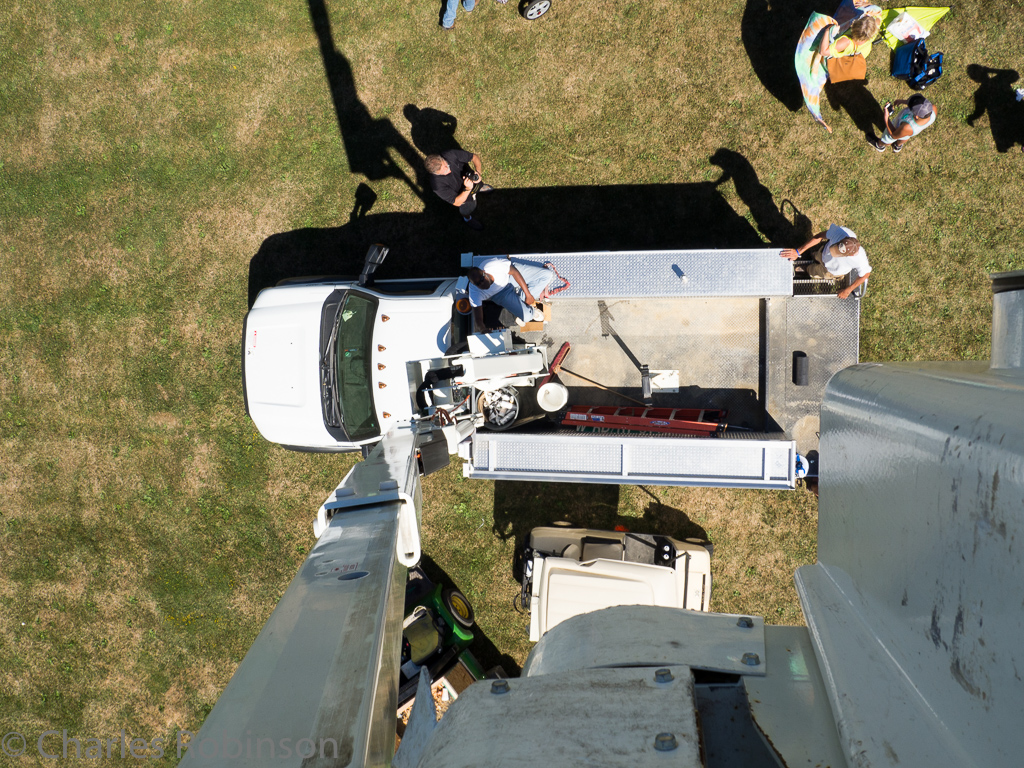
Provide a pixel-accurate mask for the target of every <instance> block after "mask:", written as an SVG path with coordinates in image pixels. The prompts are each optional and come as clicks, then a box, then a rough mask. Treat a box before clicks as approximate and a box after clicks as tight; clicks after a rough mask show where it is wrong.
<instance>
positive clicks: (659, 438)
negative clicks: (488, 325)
mask: <svg viewBox="0 0 1024 768" xmlns="http://www.w3.org/2000/svg"><path fill="white" fill-rule="evenodd" d="M491 258H493V256H475V255H473V254H463V259H462V266H463V267H465V268H468V267H469V266H473V265H477V266H479V265H480V264H482V263H484V262H486V261H487V260H489V259H491ZM513 258H514V259H519V260H524V261H529V262H532V263H536V264H543V263H545V262H550V263H552V264H554V265H555V267H556V268H557V270H558V272H559V273H560V274H561V275H562V276H563V277H564V278H565V279H566V280H568V281H569V283H570V287H569V288H568V289H567V290H566V291H564V292H562V293H559V294H557V295H556V296H555V297H554V298H553V299H552V300H551V307H550V312H549V319H548V321H547V322H546V323H545V324H544V327H543V330H536V331H526V330H517V331H516V332H515V335H516V341H517V342H519V341H522V342H525V343H526V344H534V345H537V346H539V347H544V348H546V350H547V357H548V359H549V360H551V359H553V357H554V356H555V354H556V353H557V352H558V350H559V349H560V347H561V345H562V344H564V343H566V342H568V343H569V345H570V351H569V353H568V355H567V356H566V357H565V359H564V360H563V364H564V367H565V369H567V370H571V371H572V373H571V374H568V375H566V374H564V373H563V374H562V375H561V376H560V379H561V382H562V383H563V384H564V385H565V386H566V387H567V389H568V393H569V399H568V405H569V406H627V405H633V404H635V402H636V401H642V399H643V384H642V374H641V368H642V367H643V366H646V367H647V369H648V370H649V372H650V374H651V381H652V392H651V401H652V403H653V406H654V407H656V408H687V409H708V410H724V411H727V412H728V418H727V425H726V427H725V429H724V431H723V432H722V433H720V435H719V436H717V437H688V436H677V435H664V434H657V433H652V434H638V433H637V432H635V431H633V432H616V431H614V430H609V431H608V432H607V433H603V434H602V433H593V432H590V433H587V434H581V433H580V432H579V431H578V430H577V429H576V428H573V427H569V426H564V425H562V424H560V423H558V421H556V420H552V419H538V420H534V421H531V422H529V423H524V424H523V425H522V426H517V427H515V428H514V429H512V430H511V431H508V432H495V431H489V430H486V429H485V430H478V431H477V432H476V433H475V434H474V435H473V436H472V437H471V438H470V439H469V440H468V441H467V442H465V443H463V444H462V445H461V446H460V455H461V456H462V457H463V458H464V459H465V460H466V461H465V464H464V473H465V475H466V476H467V477H477V478H488V479H506V480H548V481H561V482H595V483H615V484H622V483H643V484H660V485H700V486H718V487H735V488H792V487H793V486H794V484H795V481H796V476H795V472H796V456H797V453H798V452H799V453H801V454H804V455H807V454H808V453H810V452H812V451H816V450H817V447H818V438H817V435H818V404H819V403H820V402H821V397H822V394H823V393H824V389H825V385H826V384H827V382H828V380H829V379H830V378H831V377H832V375H833V374H834V373H836V372H837V371H839V370H841V369H843V368H846V367H848V366H850V365H854V364H856V363H857V362H858V346H859V324H860V301H859V299H857V298H849V299H839V298H838V296H837V295H836V294H835V289H836V288H837V286H834V285H832V284H830V283H828V282H820V283H819V282H817V281H815V283H813V284H808V283H802V284H800V283H797V284H795V283H794V279H793V269H792V264H791V262H789V261H786V260H785V259H782V258H780V256H779V250H778V249H768V248H765V249H753V250H710V251H709V250H702V251H638V252H616V253H612V252H589V253H582V252H581V253H561V254H524V255H517V256H515V257H513ZM808 288H810V289H811V290H813V291H814V292H812V293H808V294H805V295H795V293H797V292H803V291H806V290H807V289H808ZM799 358H804V359H805V360H806V364H807V372H806V380H805V381H802V380H801V381H800V383H798V376H797V375H796V365H797V360H798V359H799ZM577 374H578V375H577ZM586 379H589V380H591V382H597V383H599V384H600V385H602V386H603V387H604V388H601V387H598V386H594V385H593V384H592V383H591V382H588V381H587V380H586Z"/></svg>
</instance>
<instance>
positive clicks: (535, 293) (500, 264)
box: [469, 256, 555, 331]
mask: <svg viewBox="0 0 1024 768" xmlns="http://www.w3.org/2000/svg"><path fill="white" fill-rule="evenodd" d="M554 279H555V272H554V270H552V269H548V268H546V267H540V266H537V265H536V264H531V263H530V262H528V261H522V260H520V259H516V260H515V262H514V263H513V261H512V260H511V259H510V258H509V257H508V256H495V257H494V258H493V259H488V260H487V261H485V262H484V263H483V264H481V265H480V266H479V267H470V268H469V283H470V285H469V304H470V306H471V307H473V323H474V326H475V328H476V329H477V331H481V330H483V329H484V312H483V303H484V301H492V302H494V303H495V304H497V305H499V306H500V307H503V308H504V309H507V310H508V311H509V312H511V313H512V314H513V315H515V316H516V318H517V319H516V323H517V324H518V325H523V324H524V323H527V322H529V321H530V320H540V321H543V320H544V312H543V311H542V310H541V309H540V308H539V307H535V306H534V305H535V304H536V303H537V301H538V300H539V299H541V298H543V293H544V290H545V289H546V288H547V287H548V286H549V285H551V282H552V281H553V280H554ZM516 285H518V286H519V290H518V291H517V290H516Z"/></svg>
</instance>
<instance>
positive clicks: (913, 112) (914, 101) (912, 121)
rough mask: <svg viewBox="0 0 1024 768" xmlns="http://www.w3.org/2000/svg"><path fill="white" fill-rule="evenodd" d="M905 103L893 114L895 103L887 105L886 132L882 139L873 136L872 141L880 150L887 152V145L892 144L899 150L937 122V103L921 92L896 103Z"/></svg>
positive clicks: (893, 147) (893, 149)
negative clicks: (933, 102)
mask: <svg viewBox="0 0 1024 768" xmlns="http://www.w3.org/2000/svg"><path fill="white" fill-rule="evenodd" d="M899 104H905V105H906V106H905V107H903V109H901V110H900V111H899V112H897V113H896V114H895V115H893V114H892V108H893V106H894V105H893V104H892V103H891V102H890V103H889V104H886V105H885V133H883V134H882V138H881V139H875V138H874V137H873V136H872V137H871V142H872V144H874V147H875V149H877V150H878V151H879V152H885V148H886V146H887V145H889V144H892V145H893V146H892V151H893V152H899V151H900V150H901V149H903V145H904V144H906V143H907V141H908V140H909V139H910V138H911V137H912V136H917V134H919V133H920V132H921V131H923V130H924V129H925V128H927V127H928V126H929V125H931V124H932V123H934V122H935V115H936V110H935V105H934V104H932V103H931V102H930V101H928V99H926V98H925V97H924V96H922V95H921V94H920V93H915V94H914V95H913V96H911V97H910V98H909V99H907V100H903V99H900V100H899V101H897V102H896V105H899Z"/></svg>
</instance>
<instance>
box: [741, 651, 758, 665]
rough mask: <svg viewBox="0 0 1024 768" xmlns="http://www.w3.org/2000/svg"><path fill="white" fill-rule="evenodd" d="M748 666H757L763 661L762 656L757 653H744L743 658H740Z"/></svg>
mask: <svg viewBox="0 0 1024 768" xmlns="http://www.w3.org/2000/svg"><path fill="white" fill-rule="evenodd" d="M740 661H742V662H743V663H744V664H746V665H747V666H748V667H756V666H758V665H759V664H760V663H761V657H760V656H758V655H757V654H756V653H744V654H743V658H742V659H740Z"/></svg>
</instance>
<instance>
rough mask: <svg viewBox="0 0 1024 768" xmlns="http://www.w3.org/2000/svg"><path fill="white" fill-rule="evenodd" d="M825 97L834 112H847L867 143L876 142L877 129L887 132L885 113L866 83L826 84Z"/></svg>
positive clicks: (852, 81)
mask: <svg viewBox="0 0 1024 768" xmlns="http://www.w3.org/2000/svg"><path fill="white" fill-rule="evenodd" d="M825 97H826V98H827V99H828V103H829V106H830V107H832V109H833V110H835V111H836V112H839V111H840V110H845V111H846V114H848V115H849V116H850V119H852V120H853V123H854V125H856V126H857V130H858V131H860V132H861V133H862V134H864V139H865V140H866V141H872V142H873V141H874V140H875V138H876V136H875V128H877V129H878V130H879V132H881V131H884V130H885V112H884V111H883V110H882V105H881V104H879V103H878V100H877V99H876V98H875V97H874V96H872V95H871V91H869V90H868V88H867V84H866V83H865V82H864V81H862V80H860V81H854V80H851V81H847V82H843V83H832V82H829V83H826V84H825Z"/></svg>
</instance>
